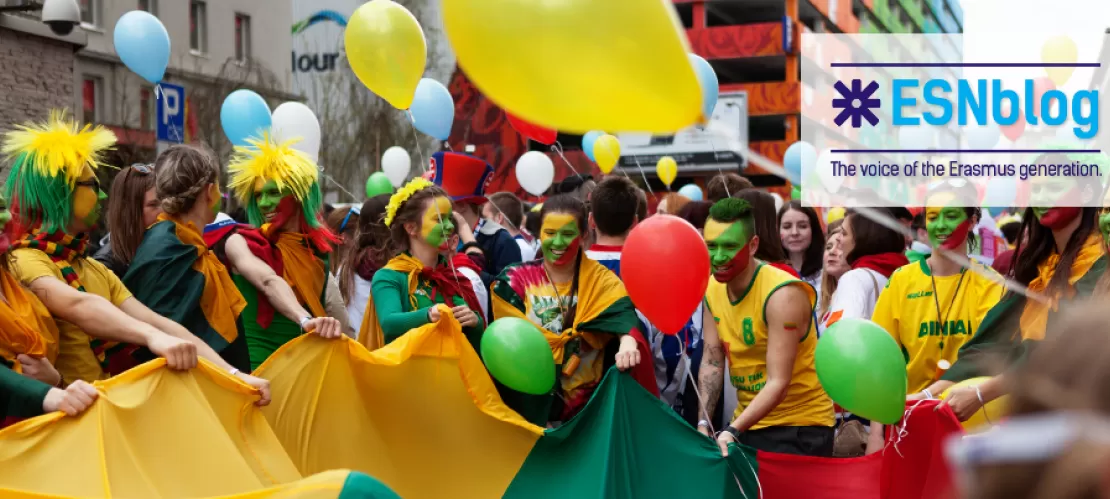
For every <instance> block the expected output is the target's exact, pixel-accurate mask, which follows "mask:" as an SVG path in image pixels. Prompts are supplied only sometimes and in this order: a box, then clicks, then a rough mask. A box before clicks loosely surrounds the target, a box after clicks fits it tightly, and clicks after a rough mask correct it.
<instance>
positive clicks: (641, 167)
mask: <svg viewBox="0 0 1110 499" xmlns="http://www.w3.org/2000/svg"><path fill="white" fill-rule="evenodd" d="M632 160H633V161H635V162H636V169H638V170H640V176H641V177H643V178H644V187H647V190H648V193H650V194H651V197H655V191H653V190H652V189H651V181H649V180H648V178H647V173H644V167H643V166H640V157H639V156H632ZM621 171H624V168H621ZM626 175H627V174H626ZM629 180H632V179H629Z"/></svg>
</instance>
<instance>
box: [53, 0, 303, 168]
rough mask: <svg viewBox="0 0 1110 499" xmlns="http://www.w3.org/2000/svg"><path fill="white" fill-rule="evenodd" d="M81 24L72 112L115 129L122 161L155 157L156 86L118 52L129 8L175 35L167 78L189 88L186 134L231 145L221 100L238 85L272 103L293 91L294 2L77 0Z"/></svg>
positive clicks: (289, 96)
mask: <svg viewBox="0 0 1110 499" xmlns="http://www.w3.org/2000/svg"><path fill="white" fill-rule="evenodd" d="M78 4H79V5H80V7H81V21H82V22H81V26H80V28H78V30H79V31H81V32H82V33H84V34H85V36H86V37H87V40H88V42H87V45H86V46H85V48H84V49H83V50H81V51H80V52H78V53H77V62H76V68H75V74H74V80H75V83H74V92H73V93H72V94H71V96H72V97H71V98H72V99H73V102H74V105H73V109H74V111H75V113H76V114H77V115H78V116H79V117H80V118H81V119H82V120H83V121H85V122H87V123H99V124H103V125H105V126H108V127H110V128H112V129H113V131H115V132H116V134H117V136H118V137H119V139H120V146H119V147H118V154H119V155H120V158H118V161H120V162H121V163H123V164H127V163H130V162H137V161H153V159H154V155H155V132H154V130H155V119H156V116H157V110H156V108H155V104H156V98H157V96H156V89H155V88H154V86H153V85H151V84H150V83H147V82H146V81H144V80H142V78H140V77H138V76H137V75H135V74H134V73H132V72H131V71H130V70H128V69H127V68H126V67H125V66H124V65H123V63H122V62H120V60H119V57H118V56H117V55H116V53H115V49H114V47H113V42H112V33H113V30H114V28H115V24H116V21H117V20H118V19H119V18H120V17H121V16H123V15H124V14H125V13H127V12H129V11H132V10H145V11H148V12H150V13H152V14H154V15H155V16H157V17H158V19H159V20H160V21H162V24H163V25H164V26H165V27H166V31H168V32H169V35H170V48H171V55H170V63H169V68H168V69H167V71H166V77H165V79H164V80H163V81H164V82H166V83H170V84H174V85H180V86H182V87H184V89H185V96H184V101H185V114H186V134H185V139H186V141H201V142H204V143H206V144H208V145H209V146H211V147H213V148H215V149H216V150H217V151H221V152H226V151H227V150H228V149H229V144H228V143H227V141H226V140H225V139H224V137H223V132H222V129H221V127H220V122H219V108H220V105H221V104H222V102H223V99H224V97H226V95H227V94H228V93H230V92H231V91H233V90H235V89H238V88H250V89H252V90H255V91H257V92H259V93H260V94H262V95H263V96H264V97H266V98H267V99H268V100H270V101H271V104H272V105H276V104H278V103H280V102H282V101H284V100H293V99H295V98H296V97H295V96H294V95H293V94H291V93H290V92H289V89H290V81H289V80H290V73H289V53H290V50H291V46H292V45H291V43H292V42H291V39H292V37H291V35H290V32H289V31H288V28H286V27H287V26H290V25H291V24H292V10H291V8H290V6H289V4H288V3H280V2H267V1H258V0H78Z"/></svg>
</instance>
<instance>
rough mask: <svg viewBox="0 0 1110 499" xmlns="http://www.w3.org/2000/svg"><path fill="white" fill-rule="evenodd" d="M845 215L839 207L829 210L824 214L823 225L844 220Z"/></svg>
mask: <svg viewBox="0 0 1110 499" xmlns="http://www.w3.org/2000/svg"><path fill="white" fill-rule="evenodd" d="M845 213H846V212H845V211H844V208H841V207H839V206H837V207H834V208H829V211H827V212H825V223H826V224H831V223H833V222H835V221H837V220H840V219H842V218H844V214H845Z"/></svg>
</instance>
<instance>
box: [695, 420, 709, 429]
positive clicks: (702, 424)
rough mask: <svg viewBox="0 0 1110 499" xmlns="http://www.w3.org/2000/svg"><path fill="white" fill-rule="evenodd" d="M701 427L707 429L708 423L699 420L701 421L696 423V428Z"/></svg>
mask: <svg viewBox="0 0 1110 499" xmlns="http://www.w3.org/2000/svg"><path fill="white" fill-rule="evenodd" d="M703 426H704V427H706V428H709V421H706V420H704V419H703V420H701V421H698V428H701V427H703Z"/></svg>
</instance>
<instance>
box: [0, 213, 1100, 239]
mask: <svg viewBox="0 0 1110 499" xmlns="http://www.w3.org/2000/svg"><path fill="white" fill-rule="evenodd" d="M5 213H6V212H5ZM8 218H11V217H10V216H9V217H8ZM1098 231H1099V232H1101V233H1102V242H1103V244H1106V245H1108V246H1110V213H1104V214H1102V215H1101V216H1099V217H1098Z"/></svg>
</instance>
